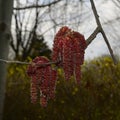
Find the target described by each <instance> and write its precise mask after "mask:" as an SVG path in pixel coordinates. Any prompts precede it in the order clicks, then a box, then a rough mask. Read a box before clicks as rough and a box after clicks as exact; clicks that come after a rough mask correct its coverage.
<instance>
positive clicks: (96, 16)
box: [90, 0, 117, 64]
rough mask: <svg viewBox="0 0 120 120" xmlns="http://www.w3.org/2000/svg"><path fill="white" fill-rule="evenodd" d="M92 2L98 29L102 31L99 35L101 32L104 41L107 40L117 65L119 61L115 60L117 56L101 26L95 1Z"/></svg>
mask: <svg viewBox="0 0 120 120" xmlns="http://www.w3.org/2000/svg"><path fill="white" fill-rule="evenodd" d="M90 2H91V6H92V10H93V13H94V16H95V20H96V23H97V25H98V28H99V30H100V31H98V33H99V32H101V34H102V36H103V38H104V40H105V42H106V45H107V47H108V49H109V52H110V54H111V57H112V59H113V62H114V64H117V60H116V59H115V56H114V54H113V50H112V48H111V46H110V44H109V41H108V38H107V36H106V34H105V32H104V30H103V28H102V25H101V23H100V20H99V15H98V13H97V10H96V7H95V4H94V1H93V0H90ZM96 35H97V33H96Z"/></svg>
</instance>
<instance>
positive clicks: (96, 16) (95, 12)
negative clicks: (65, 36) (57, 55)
mask: <svg viewBox="0 0 120 120" xmlns="http://www.w3.org/2000/svg"><path fill="white" fill-rule="evenodd" d="M58 1H60V0H58ZM90 3H91V7H92V10H93V14H94V17H95V20H96V23H97V27H96V29H95V30H94V32H93V33H92V34H91V35H90V36H89V37H88V39H87V40H86V43H87V46H88V45H89V44H90V43H91V42H92V41H93V40H94V39H95V38H96V36H97V34H98V33H101V34H102V36H103V38H104V40H105V43H106V45H107V47H108V49H109V52H110V54H111V57H112V59H113V62H114V64H117V60H116V59H115V56H114V54H113V50H112V48H111V46H110V44H109V41H108V38H107V36H106V34H105V32H104V30H103V28H102V25H101V23H100V20H99V15H98V13H97V10H96V7H95V4H94V1H93V0H90ZM0 62H4V63H8V64H9V63H16V64H23V65H30V64H32V63H31V62H30V63H28V62H21V61H9V60H4V59H0ZM59 63H60V61H55V62H53V61H51V62H48V63H44V64H37V66H39V67H45V66H48V65H51V64H59Z"/></svg>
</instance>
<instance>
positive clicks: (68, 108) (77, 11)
mask: <svg viewBox="0 0 120 120" xmlns="http://www.w3.org/2000/svg"><path fill="white" fill-rule="evenodd" d="M94 1H95V4H96V8H97V11H98V13H99V15H100V20H101V24H102V26H103V28H104V30H105V33H106V35H107V37H108V39H109V42H110V44H111V47H112V49H113V51H114V54H115V56H116V58H117V60H118V64H117V65H114V63H113V61H112V59H111V57H110V55H109V52H108V50H107V47H106V45H105V43H104V39H103V38H102V37H101V35H100V34H98V35H97V37H96V38H95V40H94V41H93V42H92V43H91V44H90V45H89V46H88V48H87V49H86V51H85V52H86V54H85V62H84V65H83V66H82V79H81V84H80V85H76V84H75V83H74V78H72V79H71V81H70V82H69V83H68V82H66V81H65V80H64V77H63V71H62V70H61V69H58V73H59V77H58V81H57V87H56V98H55V100H54V101H49V103H48V106H47V107H46V108H41V106H40V104H39V101H38V104H31V102H30V78H29V77H28V76H27V74H26V68H27V66H26V65H20V64H8V65H7V82H6V93H5V101H4V112H3V120H56V119H57V120H65V119H67V120H96V119H97V120H120V107H119V101H120V62H119V56H120V55H119V48H120V41H119V38H120V35H119V23H120V16H119V14H118V13H119V12H120V1H119V0H105V1H104V0H94ZM64 25H67V26H69V27H71V28H72V29H74V30H76V31H79V32H81V33H82V34H84V35H85V38H86V39H87V38H88V37H89V36H90V35H91V34H92V32H93V31H94V29H95V28H96V24H95V19H94V16H93V13H92V9H91V6H90V1H89V0H75V1H74V0H46V1H42V0H41V1H40V0H15V1H14V7H13V13H12V24H11V41H10V45H9V49H10V52H9V59H11V60H19V61H27V62H30V61H31V60H32V59H33V58H34V57H36V56H47V57H48V58H50V56H51V51H52V43H53V39H54V36H55V34H56V32H57V30H58V29H59V28H60V27H62V26H64ZM90 56H92V57H90ZM89 58H90V59H89Z"/></svg>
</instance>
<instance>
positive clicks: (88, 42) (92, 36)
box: [86, 27, 100, 46]
mask: <svg viewBox="0 0 120 120" xmlns="http://www.w3.org/2000/svg"><path fill="white" fill-rule="evenodd" d="M99 32H100V29H99V27H97V28H96V29H95V31H94V32H93V33H92V34H91V35H90V36H89V38H88V39H87V40H86V43H87V46H88V45H89V44H90V43H91V42H92V41H93V40H94V39H95V38H96V36H97V34H98V33H99Z"/></svg>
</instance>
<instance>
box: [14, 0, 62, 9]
mask: <svg viewBox="0 0 120 120" xmlns="http://www.w3.org/2000/svg"><path fill="white" fill-rule="evenodd" d="M60 1H61V0H57V1H53V2H51V3H48V4H45V5H30V6H25V7H14V8H13V9H14V10H26V9H32V8H43V7H49V6H51V5H53V4H56V3H58V2H60Z"/></svg>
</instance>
